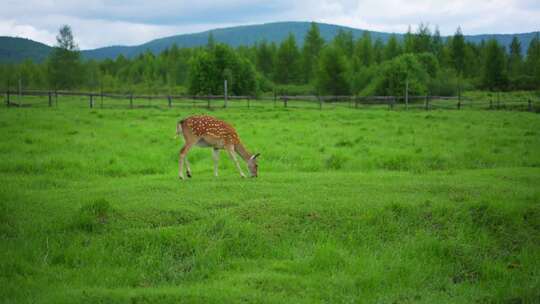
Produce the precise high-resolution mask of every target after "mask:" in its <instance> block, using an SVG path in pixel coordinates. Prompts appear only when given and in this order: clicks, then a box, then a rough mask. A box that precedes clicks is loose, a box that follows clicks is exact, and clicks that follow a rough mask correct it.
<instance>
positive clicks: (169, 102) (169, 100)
mask: <svg viewBox="0 0 540 304" xmlns="http://www.w3.org/2000/svg"><path fill="white" fill-rule="evenodd" d="M167 103H168V105H169V108H171V107H172V100H171V95H167Z"/></svg>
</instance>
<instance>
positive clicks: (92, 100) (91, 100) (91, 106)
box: [90, 94, 94, 109]
mask: <svg viewBox="0 0 540 304" xmlns="http://www.w3.org/2000/svg"><path fill="white" fill-rule="evenodd" d="M93 107H94V95H92V94H90V109H92V108H93Z"/></svg>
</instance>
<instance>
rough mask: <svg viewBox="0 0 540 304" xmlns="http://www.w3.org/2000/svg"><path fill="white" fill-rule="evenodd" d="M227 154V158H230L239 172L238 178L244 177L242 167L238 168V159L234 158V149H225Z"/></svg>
mask: <svg viewBox="0 0 540 304" xmlns="http://www.w3.org/2000/svg"><path fill="white" fill-rule="evenodd" d="M227 152H229V156H230V157H231V158H232V160H233V161H234V164H235V165H236V168H237V169H238V171H239V172H240V176H241V177H246V175H245V174H244V172H243V171H242V167H240V164H239V163H238V159H237V158H236V155H235V154H234V153H235V152H234V148H227Z"/></svg>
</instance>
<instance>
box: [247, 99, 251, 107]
mask: <svg viewBox="0 0 540 304" xmlns="http://www.w3.org/2000/svg"><path fill="white" fill-rule="evenodd" d="M247 106H248V109H249V108H250V107H251V105H250V100H249V96H248V97H247Z"/></svg>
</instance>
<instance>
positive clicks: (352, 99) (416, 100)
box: [5, 90, 540, 111]
mask: <svg viewBox="0 0 540 304" xmlns="http://www.w3.org/2000/svg"><path fill="white" fill-rule="evenodd" d="M12 96H19V97H20V96H37V97H47V104H48V106H49V107H52V106H53V104H54V105H58V96H76V97H84V98H88V105H89V107H90V108H93V107H94V106H95V103H96V100H97V99H98V98H100V100H101V107H103V98H110V99H119V100H126V101H129V107H130V108H133V107H134V106H135V105H134V100H141V99H143V100H148V101H149V105H150V102H151V101H152V100H166V101H167V106H168V107H169V108H170V107H172V106H173V101H188V102H189V101H191V102H192V106H194V107H195V106H197V105H196V102H197V101H203V102H204V101H206V102H205V103H204V104H205V106H206V108H212V103H216V101H224V102H223V105H222V107H224V108H226V107H227V102H226V101H225V100H226V99H228V100H230V101H245V102H246V106H247V107H248V108H250V107H251V106H252V101H267V102H269V103H270V102H271V101H273V105H274V107H276V106H278V104H277V102H278V101H280V103H282V105H283V107H285V108H287V107H289V105H290V104H289V103H290V102H291V101H294V102H303V103H306V102H307V103H313V104H315V105H317V106H318V108H319V109H323V108H324V105H337V104H346V105H348V106H349V107H350V108H353V107H354V108H358V107H359V106H374V105H379V106H387V107H388V108H389V109H390V110H392V109H394V108H395V107H396V106H398V105H402V104H403V105H406V109H407V108H408V107H411V108H423V109H424V110H432V109H456V110H460V109H462V108H463V107H468V108H475V107H480V108H486V109H490V110H498V109H515V108H520V106H521V108H523V109H525V110H527V111H539V110H540V107H538V106H537V105H536V104H537V101H533V100H532V99H531V98H528V99H526V100H504V101H501V100H500V99H499V98H497V100H495V101H494V100H493V99H490V100H473V99H468V98H464V97H463V96H431V95H426V96H343V95H342V96H317V95H274V96H273V97H272V96H270V97H257V96H230V95H228V96H225V95H175V94H167V95H165V94H155V95H149V94H145V95H134V94H132V93H124V94H120V93H104V92H100V93H94V92H76V91H44V90H24V91H10V90H8V91H6V92H5V102H6V105H7V106H8V107H9V106H23V104H22V103H20V98H19V102H16V101H13V100H12ZM199 104H201V103H199ZM214 107H215V106H214Z"/></svg>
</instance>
